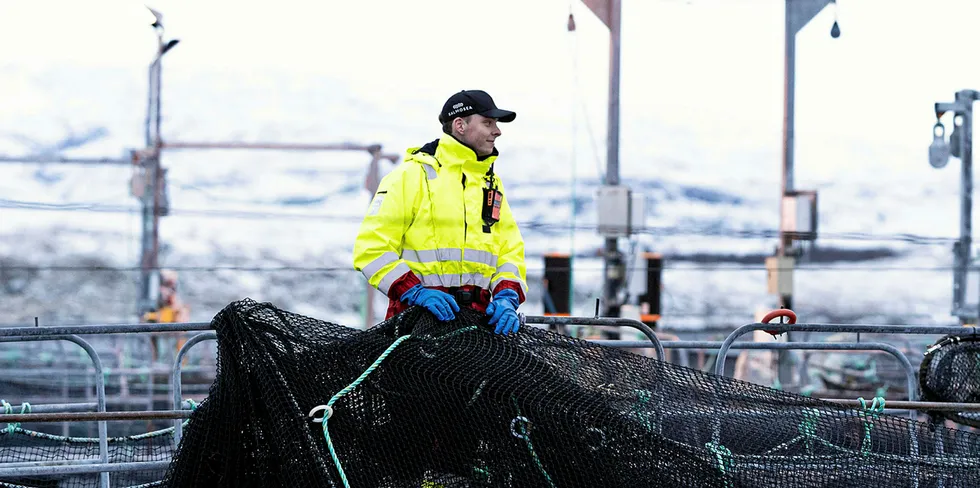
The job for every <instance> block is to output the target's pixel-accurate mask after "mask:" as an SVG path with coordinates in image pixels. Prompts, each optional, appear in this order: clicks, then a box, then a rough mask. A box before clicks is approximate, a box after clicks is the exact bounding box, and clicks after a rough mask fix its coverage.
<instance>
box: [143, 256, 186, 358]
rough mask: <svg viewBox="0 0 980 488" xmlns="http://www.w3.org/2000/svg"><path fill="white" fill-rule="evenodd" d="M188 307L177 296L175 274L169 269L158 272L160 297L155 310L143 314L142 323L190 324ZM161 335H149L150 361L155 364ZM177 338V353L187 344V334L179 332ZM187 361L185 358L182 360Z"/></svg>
mask: <svg viewBox="0 0 980 488" xmlns="http://www.w3.org/2000/svg"><path fill="white" fill-rule="evenodd" d="M190 314H191V309H190V307H189V306H188V305H187V304H185V303H184V302H183V300H181V299H180V296H179V295H177V272H176V271H173V270H169V269H162V270H160V296H159V299H158V300H157V308H156V309H155V310H152V311H150V312H147V313H145V314H143V321H144V322H151V323H177V322H190ZM161 335H162V334H150V336H151V340H150V346H151V348H152V350H151V358H152V361H154V362H156V360H157V359H158V357H159V354H160V341H161V339H162V337H161ZM176 336H177V346H176V349H175V351H179V350H180V348H181V347H183V345H184V343H185V342H187V334H186V333H183V332H179V333H177V334H176ZM184 360H185V361H186V360H187V359H186V357H185V359H184Z"/></svg>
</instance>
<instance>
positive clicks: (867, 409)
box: [858, 396, 885, 456]
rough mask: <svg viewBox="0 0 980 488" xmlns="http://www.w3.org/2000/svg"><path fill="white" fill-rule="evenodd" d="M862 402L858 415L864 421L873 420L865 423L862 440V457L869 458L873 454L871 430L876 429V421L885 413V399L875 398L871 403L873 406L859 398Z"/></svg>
mask: <svg viewBox="0 0 980 488" xmlns="http://www.w3.org/2000/svg"><path fill="white" fill-rule="evenodd" d="M858 401H859V402H861V410H862V412H860V413H859V414H858V415H859V416H861V417H863V418H864V419H869V418H870V419H871V420H865V421H864V439H862V440H861V455H862V456H867V455H868V454H869V453H870V452H871V428H872V427H874V421H875V420H877V419H878V416H879V415H881V412H884V411H885V399H884V398H882V397H877V396H876V397H874V399H873V400H872V401H871V406H868V405H867V404H866V403H865V401H864V398H858Z"/></svg>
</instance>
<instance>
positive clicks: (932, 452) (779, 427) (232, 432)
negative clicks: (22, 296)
mask: <svg viewBox="0 0 980 488" xmlns="http://www.w3.org/2000/svg"><path fill="white" fill-rule="evenodd" d="M213 324H214V328H215V329H216V331H217V335H218V374H217V378H216V380H215V382H214V383H213V385H212V387H211V390H210V393H209V396H208V398H207V400H206V401H205V402H203V403H202V404H201V405H200V406H199V407H198V409H197V410H196V411H195V412H194V413H193V415H192V418H191V419H190V422H189V423H188V424H187V427H186V429H185V430H184V432H183V438H182V440H181V443H180V446H179V449H178V451H177V453H176V455H175V457H174V460H173V462H172V463H171V465H170V468H169V470H168V471H167V474H166V478H165V483H164V484H165V485H166V486H173V487H189V486H209V487H252V486H255V487H258V486H262V487H278V486H283V487H285V486H288V487H307V486H317V487H324V486H350V487H358V488H361V487H372V488H376V487H392V488H394V487H420V486H421V487H447V488H448V487H484V486H488V487H511V486H520V487H547V488H551V487H577V486H583V487H584V486H588V487H592V486H603V487H649V486H683V487H695V486H696V487H714V486H717V487H725V488H728V487H756V486H758V487H763V486H765V487H830V486H834V487H839V486H861V487H876V486H880V487H905V486H908V487H912V486H915V487H938V486H943V487H944V488H950V487H968V486H969V487H975V486H980V439H978V436H976V435H975V434H972V433H969V432H964V431H959V430H952V429H945V428H940V427H937V426H934V425H932V424H930V423H926V422H914V421H912V420H909V419H907V418H904V417H897V416H891V415H884V414H882V413H881V411H880V409H876V408H873V409H866V410H855V409H847V408H843V407H841V406H839V405H836V404H831V403H828V402H823V401H820V400H817V399H812V398H807V397H802V396H798V395H794V394H791V393H787V392H782V391H777V390H773V389H770V388H766V387H763V386H759V385H754V384H750V383H745V382H741V381H738V380H735V379H732V378H728V377H723V376H716V375H711V374H707V373H703V372H700V371H697V370H692V369H687V368H683V367H680V366H677V365H673V364H670V363H664V362H660V361H657V360H654V359H651V358H647V357H644V356H639V355H634V354H631V353H629V352H626V351H622V350H618V349H614V348H610V347H604V346H600V345H597V344H594V343H589V342H585V341H581V340H577V339H574V338H570V337H567V336H563V335H558V334H555V333H551V332H548V331H545V330H540V329H535V328H525V329H523V330H522V331H521V333H520V334H517V335H516V336H499V335H494V334H493V333H492V331H491V329H490V328H489V327H488V326H486V324H485V317H484V316H483V315H482V314H480V313H478V312H475V311H472V310H469V309H464V310H462V311H461V312H460V313H459V314H458V315H457V319H456V320H454V321H450V322H437V321H436V320H435V319H434V318H433V317H432V316H431V314H429V313H428V312H427V311H425V310H424V309H420V308H417V307H413V308H411V309H409V310H408V311H406V312H404V313H402V314H400V315H398V316H395V317H393V318H392V319H390V320H387V321H385V322H383V323H381V324H378V325H377V326H375V327H372V328H370V329H368V330H364V331H361V330H356V329H352V328H347V327H344V326H341V325H338V324H333V323H329V322H323V321H320V320H315V319H313V318H310V317H305V316H301V315H297V314H294V313H290V312H288V311H284V310H281V309H278V308H276V307H274V306H272V305H270V304H263V303H256V302H254V301H251V300H247V299H246V300H243V301H239V302H235V303H232V304H230V305H229V306H227V307H226V308H225V309H224V310H222V311H221V312H220V313H219V314H218V315H217V316H216V317H215V319H214V321H213ZM328 403H330V404H331V405H332V410H333V413H332V415H331V416H330V417H329V418H328V419H327V420H325V423H324V424H321V423H316V422H313V421H312V419H311V418H310V412H311V410H313V409H314V407H317V406H319V405H325V404H328Z"/></svg>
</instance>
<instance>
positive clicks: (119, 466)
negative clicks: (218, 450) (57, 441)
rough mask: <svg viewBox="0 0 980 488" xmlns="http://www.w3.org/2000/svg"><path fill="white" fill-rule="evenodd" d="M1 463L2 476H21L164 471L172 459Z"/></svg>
mask: <svg viewBox="0 0 980 488" xmlns="http://www.w3.org/2000/svg"><path fill="white" fill-rule="evenodd" d="M2 466H3V465H2V464H0V478H21V477H32V476H50V475H55V476H58V475H66V474H94V473H102V474H107V473H118V472H126V471H162V470H165V469H167V468H168V467H169V466H170V461H143V462H135V463H111V464H110V463H101V464H87V465H75V466H36V467H35V466H29V467H22V468H4V467H2Z"/></svg>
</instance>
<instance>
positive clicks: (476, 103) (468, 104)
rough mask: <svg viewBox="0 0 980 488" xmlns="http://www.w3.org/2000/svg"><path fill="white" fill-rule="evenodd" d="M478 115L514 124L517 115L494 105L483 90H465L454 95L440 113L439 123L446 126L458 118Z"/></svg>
mask: <svg viewBox="0 0 980 488" xmlns="http://www.w3.org/2000/svg"><path fill="white" fill-rule="evenodd" d="M473 114H478V115H482V116H484V117H490V118H491V119H497V120H499V121H500V122H512V121H513V120H514V119H515V118H516V117H517V114H516V113H514V112H511V111H510V110H501V109H499V108H497V105H496V104H495V103H493V98H490V95H489V94H487V92H485V91H483V90H463V91H461V92H458V93H455V94H453V96H451V97H449V100H446V103H445V105H443V106H442V112H439V122H441V123H443V124H445V123H446V122H449V121H450V120H453V119H455V118H456V117H466V116H467V115H473Z"/></svg>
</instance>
